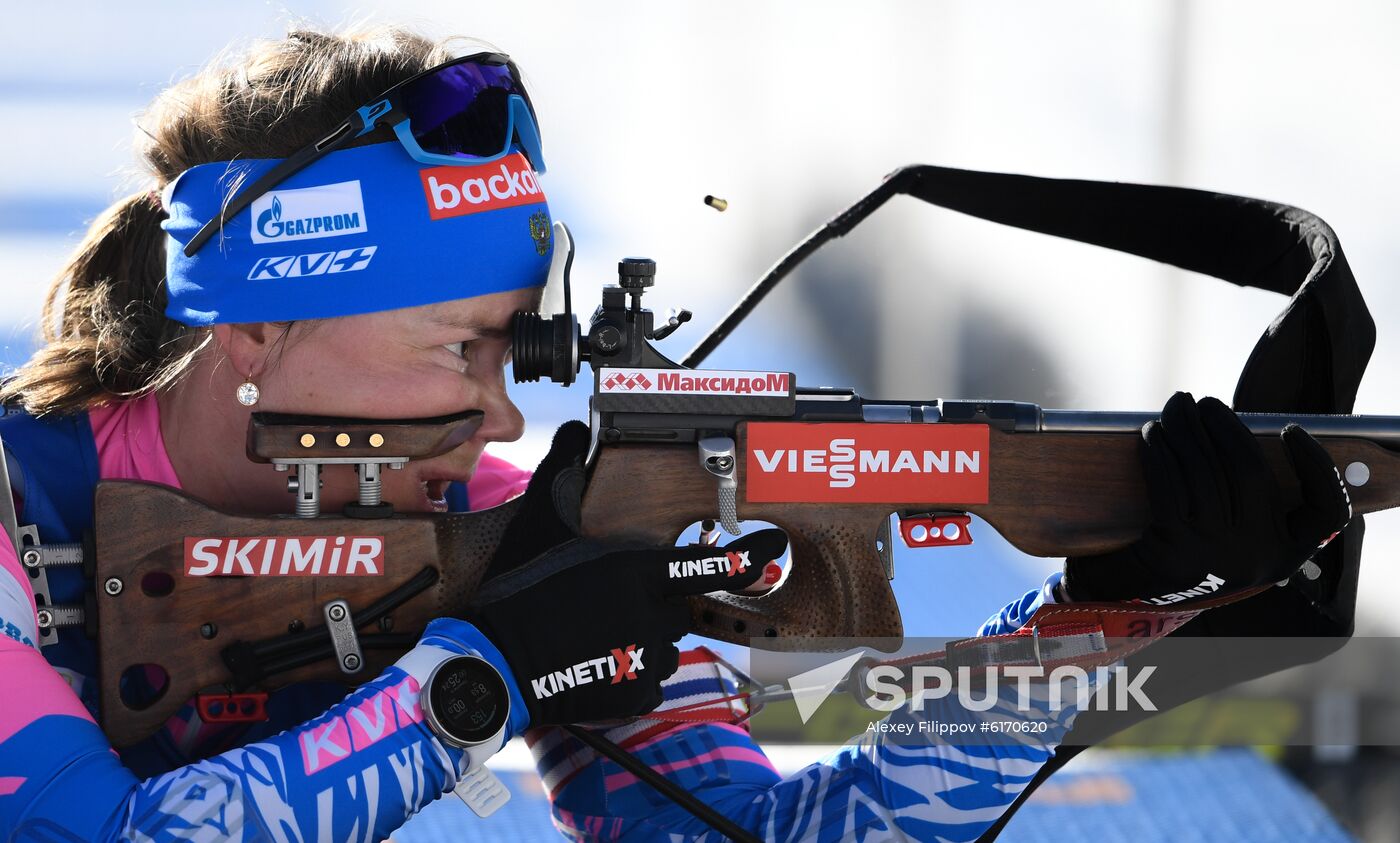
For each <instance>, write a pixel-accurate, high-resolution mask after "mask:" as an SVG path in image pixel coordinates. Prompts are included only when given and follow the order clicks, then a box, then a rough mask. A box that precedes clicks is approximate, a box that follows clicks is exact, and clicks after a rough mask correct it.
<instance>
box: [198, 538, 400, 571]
mask: <svg viewBox="0 0 1400 843" xmlns="http://www.w3.org/2000/svg"><path fill="white" fill-rule="evenodd" d="M383 574H384V537H383V536H237V537H217V538H204V537H186V538H185V576H187V577H317V576H330V577H378V576H382V575H383Z"/></svg>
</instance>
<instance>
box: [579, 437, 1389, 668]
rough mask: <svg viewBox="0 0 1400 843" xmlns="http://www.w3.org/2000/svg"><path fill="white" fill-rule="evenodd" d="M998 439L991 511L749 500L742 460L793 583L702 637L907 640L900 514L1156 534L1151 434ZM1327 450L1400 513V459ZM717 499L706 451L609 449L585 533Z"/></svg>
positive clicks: (1004, 526)
mask: <svg viewBox="0 0 1400 843" xmlns="http://www.w3.org/2000/svg"><path fill="white" fill-rule="evenodd" d="M745 428H746V425H744V424H741V425H740V426H739V432H738V440H737V441H738V445H739V447H738V453H740V454H744V453H747V448H746V447H745ZM988 433H989V436H990V441H989V451H988V462H989V466H990V468H989V470H990V478H989V479H990V484H991V492H990V496H989V502H988V503H986V504H976V505H964V504H961V503H959V502H957V501H937V500H922V501H905V502H897V503H880V504H843V505H836V504H827V503H749V502H746V501H745V496H744V492H743V490H744V488H745V487H746V477H745V468H746V466H745V460H743V459H740V460H739V461H738V481H739V487H740V491H739V517H740V519H756V520H761V521H767V522H770V523H772V524H775V525H777V526H779V527H781V528H783V529H784V530H785V531H786V532H787V534H788V538H789V540H790V542H791V544H792V557H793V562H792V569H791V570H790V571H789V572H788V575H787V577H786V579H785V580H784V581H783V583H782V585H781V586H779V587H778V588H776V589H774V590H772V591H770V592H768V593H766V594H763V595H761V596H758V597H735V596H731V595H717V596H711V597H701V598H694V599H693V606H694V620H693V624H694V627H693V628H694V630H695V632H697V633H699V634H701V635H705V636H708V637H711V638H716V639H720V640H724V641H731V642H735V643H741V644H747V643H749V642H750V641H751V640H752V639H754V638H765V637H767V638H782V639H797V640H800V639H811V638H827V637H889V638H898V637H901V636H902V635H903V626H902V623H901V621H900V614H899V607H898V606H897V605H896V603H895V599H894V593H893V591H892V590H891V588H890V584H889V580H888V579H887V578H886V576H885V567H884V563H883V562H882V561H881V559H880V556H879V554H878V553H877V551H876V545H875V543H876V536H877V532H878V531H879V529H880V526H881V524H882V521H883V519H885V518H887V517H888V516H889V515H890V514H891V513H893V512H901V511H905V512H927V511H930V510H934V511H965V512H970V513H972V514H974V515H977V516H980V517H981V518H983V519H984V520H986V521H987V522H988V523H989V524H991V525H992V526H993V527H995V528H996V529H997V531H998V532H999V533H1001V535H1002V536H1003V537H1004V538H1006V540H1007V541H1009V542H1010V543H1011V544H1013V545H1015V546H1016V547H1017V548H1019V549H1020V550H1023V551H1025V552H1026V553H1029V554H1031V555H1033V556H1071V555H1080V554H1088V553H1101V552H1103V551H1108V550H1113V549H1116V548H1120V547H1123V546H1124V545H1127V544H1129V543H1131V542H1132V541H1134V540H1135V539H1136V538H1137V537H1138V536H1140V535H1141V534H1142V532H1143V529H1144V528H1145V526H1146V524H1147V492H1146V485H1145V483H1144V481H1143V478H1142V468H1141V462H1140V459H1139V455H1138V448H1139V442H1140V441H1141V440H1140V437H1139V435H1138V434H1137V433H1126V432H1125V433H1048V432H1020V433H1005V432H1002V431H999V430H996V429H991V430H989V431H988ZM1259 440H1260V444H1261V445H1262V446H1263V448H1264V453H1265V456H1266V458H1267V459H1268V460H1269V461H1270V463H1271V465H1272V467H1273V469H1274V472H1275V474H1276V475H1277V476H1278V477H1279V479H1280V482H1281V483H1282V485H1283V490H1284V494H1285V497H1286V499H1287V500H1289V501H1290V502H1292V503H1296V502H1297V500H1298V488H1297V482H1296V479H1295V478H1294V475H1293V472H1292V470H1291V469H1290V468H1289V467H1288V466H1287V456H1286V455H1285V452H1284V450H1283V443H1282V441H1281V440H1280V439H1279V437H1278V436H1277V435H1269V436H1263V435H1261V436H1259ZM1319 441H1321V442H1322V443H1323V445H1324V446H1325V447H1326V448H1327V451H1328V453H1329V454H1331V456H1332V459H1333V461H1334V462H1335V463H1336V464H1337V465H1338V466H1339V468H1341V469H1345V468H1346V467H1347V466H1349V465H1352V464H1353V463H1358V462H1359V463H1362V464H1364V465H1365V466H1367V468H1368V469H1369V472H1370V476H1369V479H1368V480H1367V482H1366V483H1365V484H1364V485H1361V486H1351V485H1349V486H1348V491H1349V493H1350V494H1351V499H1352V506H1353V509H1354V511H1355V512H1356V513H1357V514H1363V513H1367V512H1374V511H1377V510H1381V509H1388V508H1390V507H1394V506H1400V453H1397V452H1395V451H1392V450H1389V449H1387V448H1385V447H1383V446H1381V445H1378V444H1376V443H1374V442H1371V441H1369V440H1366V439H1357V438H1348V437H1325V436H1324V437H1319ZM638 466H644V467H645V468H644V469H643V470H640V471H639V469H638ZM715 496H716V484H715V480H714V478H713V477H711V476H710V475H709V474H708V473H706V472H705V471H704V470H703V469H701V467H700V466H699V465H698V464H697V462H696V458H695V449H694V446H691V445H626V446H619V447H607V446H604V447H603V448H602V449H601V450H600V453H599V456H598V460H597V463H596V465H595V467H594V469H593V474H592V477H591V478H590V480H589V484H588V493H587V495H586V496H585V498H584V508H583V523H584V525H585V529H586V531H587V532H589V533H590V534H592V535H597V536H627V537H632V538H639V539H645V540H648V541H654V542H669V541H672V540H674V538H675V536H676V535H677V534H678V533H679V532H680V531H681V530H682V529H684V528H685V527H686V526H687V525H689V524H692V523H694V522H696V521H698V520H700V519H703V518H712V517H713V515H714V511H715Z"/></svg>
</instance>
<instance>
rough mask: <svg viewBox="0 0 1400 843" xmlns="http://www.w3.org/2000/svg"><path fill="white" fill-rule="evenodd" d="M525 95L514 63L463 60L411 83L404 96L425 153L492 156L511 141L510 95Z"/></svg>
mask: <svg viewBox="0 0 1400 843" xmlns="http://www.w3.org/2000/svg"><path fill="white" fill-rule="evenodd" d="M524 93H525V92H524V91H523V90H522V89H521V88H520V86H519V85H518V84H517V83H516V81H515V77H514V75H513V74H512V73H511V71H510V68H509V67H507V66H505V65H491V64H477V63H476V62H463V63H461V64H454V65H449V66H448V67H444V68H443V69H442V70H440V71H438V72H437V73H433V74H431V75H429V76H425V77H424V78H422V79H420V80H418V81H417V82H414V83H413V84H411V85H408V86H406V87H405V88H404V90H403V91H401V92H400V96H399V100H400V107H401V108H402V109H403V111H404V113H405V114H407V115H408V120H409V127H410V128H411V130H412V131H413V137H414V139H415V140H417V141H418V144H419V146H421V147H422V148H423V150H424V151H425V152H430V153H433V154H436V155H457V156H465V157H488V156H493V155H499V154H500V153H501V152H502V151H504V150H505V149H506V147H507V146H508V145H509V143H510V140H511V139H510V138H509V137H507V136H506V133H507V131H508V129H509V126H510V104H509V99H510V96H511V95H512V94H520V95H522V96H524ZM532 163H535V162H532Z"/></svg>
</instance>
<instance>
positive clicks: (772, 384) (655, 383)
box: [598, 367, 792, 398]
mask: <svg viewBox="0 0 1400 843" xmlns="http://www.w3.org/2000/svg"><path fill="white" fill-rule="evenodd" d="M598 392H600V393H602V394H604V395H628V394H631V395H637V394H646V395H754V396H757V397H759V398H786V397H788V396H789V395H790V394H791V393H792V375H789V374H788V373H787V372H730V371H721V370H706V369H614V368H611V367H610V368H605V369H603V370H602V371H601V372H600V373H599V375H598Z"/></svg>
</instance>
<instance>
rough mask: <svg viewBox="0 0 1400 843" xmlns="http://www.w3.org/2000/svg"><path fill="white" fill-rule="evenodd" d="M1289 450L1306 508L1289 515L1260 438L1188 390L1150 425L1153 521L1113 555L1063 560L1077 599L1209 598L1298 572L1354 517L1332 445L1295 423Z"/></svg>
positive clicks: (1146, 440) (1146, 444)
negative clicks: (1329, 449) (1323, 443)
mask: <svg viewBox="0 0 1400 843" xmlns="http://www.w3.org/2000/svg"><path fill="white" fill-rule="evenodd" d="M1282 438H1283V446H1284V451H1285V452H1286V453H1287V454H1288V461H1289V463H1290V464H1291V465H1292V467H1293V473H1294V474H1295V475H1296V476H1297V478H1298V484H1299V488H1300V490H1301V492H1302V504H1300V505H1299V506H1298V507H1297V508H1296V509H1293V510H1292V511H1289V510H1287V509H1286V508H1285V506H1284V503H1283V494H1282V491H1281V490H1280V488H1279V484H1278V481H1277V480H1276V479H1275V477H1274V473H1273V471H1272V470H1271V469H1270V468H1269V466H1268V464H1267V463H1266V462H1265V460H1264V452H1263V449H1262V448H1260V446H1259V443H1258V441H1256V439H1255V437H1254V434H1252V433H1250V432H1249V430H1248V429H1247V428H1246V427H1245V426H1244V423H1243V422H1241V421H1240V420H1239V417H1238V416H1236V415H1235V414H1234V412H1233V411H1231V410H1230V408H1229V407H1226V406H1225V405H1224V404H1222V403H1220V401H1218V400H1216V399H1214V398H1202V399H1201V401H1200V403H1199V404H1198V403H1197V402H1195V401H1194V400H1193V399H1192V398H1191V395H1190V394H1189V393H1185V392H1178V393H1176V394H1175V395H1173V396H1172V397H1171V399H1170V400H1168V401H1167V405H1166V407H1165V408H1163V410H1162V418H1161V419H1160V420H1157V421H1152V422H1149V423H1148V424H1146V425H1144V426H1143V428H1142V442H1143V448H1142V467H1143V474H1144V476H1145V478H1146V480H1147V491H1148V505H1149V507H1150V510H1151V512H1150V522H1149V526H1148V528H1147V532H1146V534H1145V535H1143V537H1142V538H1141V539H1139V540H1138V541H1136V542H1134V543H1133V544H1131V545H1129V546H1128V547H1125V548H1123V549H1122V550H1117V551H1113V552H1110V553H1102V554H1098V555H1095V556H1077V557H1071V558H1069V559H1066V560H1065V579H1064V587H1065V591H1066V593H1067V595H1068V596H1069V598H1070V599H1071V600H1079V601H1100V600H1132V599H1143V600H1147V601H1149V602H1153V603H1158V604H1167V603H1176V602H1180V601H1191V600H1200V599H1204V598H1209V597H1215V596H1219V595H1223V594H1228V593H1231V592H1236V591H1241V590H1243V589H1247V588H1252V587H1254V586H1258V585H1264V584H1266V583H1273V582H1280V581H1283V580H1286V579H1288V578H1289V577H1291V576H1292V575H1293V574H1294V573H1295V572H1296V571H1297V570H1298V568H1299V567H1301V566H1302V564H1303V563H1304V562H1306V561H1307V560H1308V559H1309V558H1310V557H1311V556H1312V555H1313V554H1314V553H1316V552H1317V549H1318V547H1319V546H1321V545H1322V544H1325V543H1326V542H1327V541H1328V540H1329V539H1330V538H1331V537H1332V536H1333V535H1335V534H1336V533H1337V532H1338V531H1339V530H1341V529H1342V527H1344V526H1346V523H1347V522H1348V521H1349V520H1351V500H1350V498H1349V497H1348V495H1347V491H1346V486H1345V485H1344V484H1343V483H1342V479H1341V475H1340V474H1339V473H1338V471H1337V467H1336V466H1335V465H1333V463H1332V458H1331V457H1330V456H1328V454H1327V451H1326V450H1324V449H1323V447H1322V446H1321V445H1320V444H1318V442H1317V440H1316V439H1314V438H1313V437H1312V436H1311V435H1309V434H1308V432H1307V431H1305V430H1303V429H1302V428H1301V427H1299V426H1297V425H1289V426H1288V427H1287V428H1285V429H1284V431H1283V433H1282Z"/></svg>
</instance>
